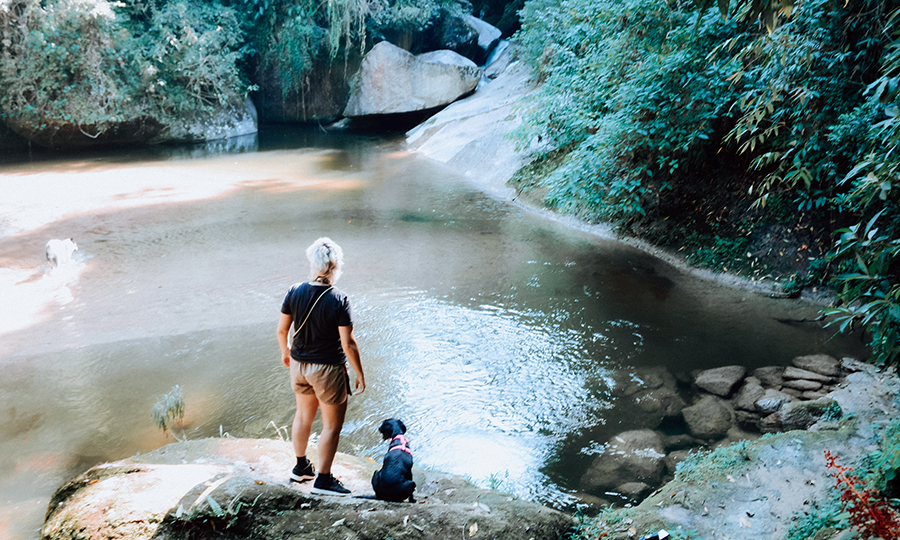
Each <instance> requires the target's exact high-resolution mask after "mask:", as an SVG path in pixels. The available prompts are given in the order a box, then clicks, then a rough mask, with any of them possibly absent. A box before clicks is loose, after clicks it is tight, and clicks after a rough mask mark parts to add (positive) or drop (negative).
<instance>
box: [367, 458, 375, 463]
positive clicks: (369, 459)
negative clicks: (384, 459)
mask: <svg viewBox="0 0 900 540" xmlns="http://www.w3.org/2000/svg"><path fill="white" fill-rule="evenodd" d="M366 461H371V462H372V463H378V462H377V461H375V460H374V459H372V458H370V457H367V458H366Z"/></svg>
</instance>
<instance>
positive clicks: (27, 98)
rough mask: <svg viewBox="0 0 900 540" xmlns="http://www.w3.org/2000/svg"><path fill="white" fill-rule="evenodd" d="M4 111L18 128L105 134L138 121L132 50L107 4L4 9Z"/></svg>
mask: <svg viewBox="0 0 900 540" xmlns="http://www.w3.org/2000/svg"><path fill="white" fill-rule="evenodd" d="M0 45H2V48H0V109H2V112H3V114H4V115H5V116H7V117H8V118H9V119H10V120H11V121H12V122H14V123H15V124H28V125H31V126H34V127H35V129H45V128H46V127H47V124H48V123H51V122H52V123H54V124H55V123H59V122H64V123H72V124H76V125H79V126H84V127H86V128H88V129H91V130H93V131H101V130H103V129H104V127H105V126H106V125H108V124H109V123H111V122H115V121H118V120H120V119H121V118H122V117H128V116H130V115H135V114H139V113H140V110H141V108H142V107H141V104H139V103H137V102H136V100H135V99H134V90H135V85H136V78H137V70H135V69H134V67H135V66H134V60H135V59H134V56H133V53H134V43H133V41H132V39H131V36H130V35H129V34H128V33H127V32H122V31H120V27H119V25H118V24H117V20H116V16H115V14H114V13H113V10H112V6H111V5H110V4H109V3H108V2H106V1H104V0H93V1H92V0H83V1H78V0H59V1H57V2H48V3H46V4H42V2H40V1H39V0H7V1H3V2H0Z"/></svg>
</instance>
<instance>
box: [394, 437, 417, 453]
mask: <svg viewBox="0 0 900 540" xmlns="http://www.w3.org/2000/svg"><path fill="white" fill-rule="evenodd" d="M394 441H399V442H400V444H398V445H397V446H391V447H390V448H389V449H388V452H390V451H391V450H403V451H404V452H407V453H409V455H412V450H410V448H409V446H407V445H408V444H409V439H407V438H406V436H404V435H394V437H393V438H392V439H391V442H389V443H388V444H389V445H390V444H394Z"/></svg>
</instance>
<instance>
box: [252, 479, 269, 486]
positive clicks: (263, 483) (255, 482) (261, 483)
mask: <svg viewBox="0 0 900 540" xmlns="http://www.w3.org/2000/svg"><path fill="white" fill-rule="evenodd" d="M253 483H254V484H256V485H258V486H264V485H266V483H265V482H263V481H262V480H254V481H253Z"/></svg>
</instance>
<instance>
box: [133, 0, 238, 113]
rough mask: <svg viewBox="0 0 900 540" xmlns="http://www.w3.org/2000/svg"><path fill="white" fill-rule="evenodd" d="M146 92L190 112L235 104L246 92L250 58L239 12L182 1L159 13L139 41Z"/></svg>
mask: <svg viewBox="0 0 900 540" xmlns="http://www.w3.org/2000/svg"><path fill="white" fill-rule="evenodd" d="M137 43H138V46H139V47H140V52H141V54H140V67H141V74H142V75H143V77H142V80H141V85H140V92H141V93H142V94H144V95H147V96H150V100H151V101H152V102H153V103H154V105H155V106H157V107H161V108H163V109H166V110H170V111H178V112H180V111H185V110H190V109H192V108H204V107H209V106H211V105H226V104H228V103H229V102H233V101H234V99H235V98H236V97H237V96H239V95H240V91H241V90H242V89H243V88H246V85H245V84H244V83H243V80H242V75H241V73H240V72H239V71H238V62H239V61H240V60H241V58H242V57H243V56H244V55H245V54H247V50H246V49H245V48H244V47H243V44H242V43H243V32H242V31H241V29H240V25H239V23H238V14H237V13H236V12H235V11H234V10H233V9H231V8H227V7H224V6H222V5H220V4H217V3H208V4H207V3H188V2H187V0H176V1H174V2H170V3H167V4H165V6H163V7H162V8H160V9H157V10H154V12H153V15H152V16H151V18H150V21H149V25H148V27H147V29H146V31H144V32H143V33H142V34H141V35H140V36H139V37H138V38H137Z"/></svg>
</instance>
